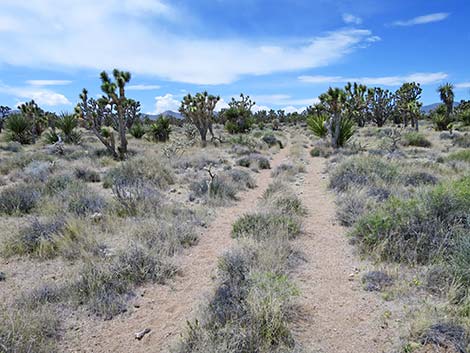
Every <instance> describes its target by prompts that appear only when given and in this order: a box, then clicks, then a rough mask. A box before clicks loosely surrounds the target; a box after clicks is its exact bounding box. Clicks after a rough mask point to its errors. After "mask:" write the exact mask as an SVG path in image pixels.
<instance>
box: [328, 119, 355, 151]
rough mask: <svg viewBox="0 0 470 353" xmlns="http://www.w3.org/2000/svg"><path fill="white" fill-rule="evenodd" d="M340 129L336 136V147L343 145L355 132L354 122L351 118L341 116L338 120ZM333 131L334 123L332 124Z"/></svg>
mask: <svg viewBox="0 0 470 353" xmlns="http://www.w3.org/2000/svg"><path fill="white" fill-rule="evenodd" d="M339 126H340V130H339V137H338V141H337V143H338V147H343V146H344V145H346V143H347V142H348V141H349V140H350V139H351V137H352V136H353V135H354V133H355V132H356V124H355V123H354V121H353V120H352V119H347V118H343V119H341V122H340V125H339ZM333 131H334V125H333Z"/></svg>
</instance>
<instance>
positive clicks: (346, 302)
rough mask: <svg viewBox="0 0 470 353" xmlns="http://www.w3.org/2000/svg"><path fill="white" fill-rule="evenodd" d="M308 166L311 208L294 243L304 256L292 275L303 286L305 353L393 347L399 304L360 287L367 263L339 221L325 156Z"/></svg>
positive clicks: (299, 330)
mask: <svg viewBox="0 0 470 353" xmlns="http://www.w3.org/2000/svg"><path fill="white" fill-rule="evenodd" d="M306 168H307V173H306V175H305V181H304V183H303V184H302V185H301V186H300V191H302V192H301V193H300V195H299V197H300V198H301V200H302V203H303V205H304V207H306V209H307V212H308V215H307V217H306V218H305V220H304V232H305V234H303V235H302V236H301V237H299V238H298V239H297V240H296V241H295V243H294V244H295V246H296V247H297V248H298V249H299V250H300V251H301V252H302V253H303V256H304V258H305V260H306V262H305V263H303V264H302V265H301V266H300V267H298V268H296V269H295V270H294V273H293V275H292V277H293V280H294V281H295V283H296V285H297V286H298V287H299V289H300V298H299V305H300V308H299V309H300V312H299V315H298V316H297V317H296V319H295V321H294V323H293V327H292V328H293V331H294V334H295V338H296V340H297V341H298V343H299V344H300V345H301V346H302V347H304V348H305V351H306V352H315V353H333V352H334V353H369V352H370V353H378V352H390V351H391V350H392V348H396V344H397V342H398V339H399V331H400V327H399V326H400V320H399V317H400V309H399V308H398V306H396V304H394V303H393V302H385V301H384V300H382V299H381V298H380V297H379V295H378V294H377V293H371V292H366V291H364V290H363V289H362V286H361V283H360V276H361V275H360V274H359V273H355V271H356V270H357V269H361V268H364V267H365V266H366V265H367V263H365V262H361V261H360V260H359V259H358V258H357V255H355V254H354V253H353V250H354V249H353V246H352V245H350V244H349V242H348V239H347V237H346V236H345V233H346V232H345V228H343V227H341V226H339V225H337V224H336V220H335V203H334V195H333V193H331V192H330V191H328V190H327V180H328V179H327V176H326V174H324V172H323V171H324V170H325V168H326V162H325V159H323V158H314V159H311V160H310V163H309V165H307V167H306ZM353 274H354V275H353ZM386 313H387V314H386ZM388 313H390V314H391V317H390V318H386V316H388Z"/></svg>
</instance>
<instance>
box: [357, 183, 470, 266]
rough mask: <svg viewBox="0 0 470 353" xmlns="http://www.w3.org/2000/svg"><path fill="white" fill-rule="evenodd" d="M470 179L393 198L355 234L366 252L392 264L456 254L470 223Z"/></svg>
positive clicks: (361, 223)
mask: <svg viewBox="0 0 470 353" xmlns="http://www.w3.org/2000/svg"><path fill="white" fill-rule="evenodd" d="M468 209H470V178H469V177H467V178H464V179H462V180H460V181H456V182H452V183H448V184H446V185H438V186H435V187H434V188H433V189H431V190H429V191H426V190H425V191H421V192H420V193H418V194H417V195H416V196H415V197H413V198H411V199H408V200H403V199H398V198H390V199H389V200H388V201H387V202H386V203H385V204H384V205H383V206H382V207H380V208H379V209H378V210H376V211H374V212H370V213H369V214H367V215H365V216H364V217H363V218H361V219H360V220H359V222H358V223H357V225H356V227H355V229H354V230H353V232H352V235H353V236H354V237H355V238H356V239H358V240H359V242H360V246H361V248H362V250H363V251H365V252H367V253H375V254H377V256H378V257H380V258H381V259H383V260H388V261H399V262H405V263H412V264H415V263H418V264H427V263H432V262H433V261H438V260H439V259H441V258H443V257H444V258H447V257H448V256H450V255H451V254H452V253H454V252H455V248H456V244H457V242H458V241H459V239H460V237H461V236H462V233H464V234H465V233H468V231H469V229H470V222H469V219H468Z"/></svg>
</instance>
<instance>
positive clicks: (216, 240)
mask: <svg viewBox="0 0 470 353" xmlns="http://www.w3.org/2000/svg"><path fill="white" fill-rule="evenodd" d="M287 154H288V148H284V149H283V150H281V151H280V152H279V153H277V154H276V155H274V157H273V160H272V161H271V167H275V166H277V165H279V164H280V163H281V162H282V161H283V160H284V159H285V158H286V157H287ZM270 182H271V171H270V170H262V171H260V173H259V174H258V175H257V177H256V184H257V187H256V188H255V189H253V190H249V191H246V192H242V193H240V200H239V201H238V202H237V203H236V204H234V205H233V206H230V207H226V208H221V209H219V210H217V218H216V219H215V220H214V221H212V223H211V224H210V225H209V227H208V228H207V229H205V230H204V232H203V234H201V236H200V239H199V243H198V244H197V245H196V246H194V247H192V248H190V249H188V250H187V251H185V252H184V253H183V254H182V255H180V258H179V261H178V263H179V264H180V268H181V273H182V275H181V276H179V277H177V278H176V279H175V280H173V281H171V282H170V283H169V284H168V285H152V286H147V287H145V288H143V289H142V290H140V292H142V291H144V293H145V294H144V296H143V297H139V298H138V299H137V300H136V303H135V304H137V305H138V306H139V308H138V309H135V310H134V311H133V312H132V314H131V315H130V316H128V317H126V316H124V317H122V318H116V319H114V320H111V321H94V325H92V326H93V327H87V326H84V327H80V328H79V329H78V330H76V331H75V330H74V331H73V332H68V333H67V336H66V339H65V341H64V345H63V346H62V350H63V351H64V352H87V353H91V352H93V353H97V352H100V353H101V352H103V353H104V352H123V353H124V352H125V353H134V352H135V353H137V352H138V353H141V352H152V353H153V352H168V348H169V346H170V345H171V344H173V342H175V339H177V338H178V337H179V334H180V333H181V332H183V330H184V328H185V324H186V320H189V319H192V318H194V315H195V310H197V308H198V304H199V303H201V302H202V299H203V296H204V295H208V294H209V293H210V292H211V289H212V288H213V286H214V281H213V278H214V276H215V274H216V266H217V260H218V258H219V256H221V255H222V254H223V253H224V251H226V250H227V249H229V248H230V247H231V246H232V245H233V240H232V239H231V237H230V233H231V229H232V224H233V223H234V222H235V220H236V219H237V218H238V217H239V216H240V215H242V214H244V213H246V212H249V211H250V210H253V209H254V208H255V207H256V203H257V200H258V198H259V197H261V195H262V194H263V192H264V191H265V190H266V188H267V187H268V185H269V183H270ZM145 328H150V329H151V330H152V331H151V333H150V334H149V335H147V336H145V337H144V338H143V339H142V340H141V341H137V340H136V339H134V333H135V332H138V331H141V330H143V329H145Z"/></svg>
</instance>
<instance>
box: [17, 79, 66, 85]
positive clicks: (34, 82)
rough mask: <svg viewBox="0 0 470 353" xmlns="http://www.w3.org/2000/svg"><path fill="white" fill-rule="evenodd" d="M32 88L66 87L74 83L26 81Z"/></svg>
mask: <svg viewBox="0 0 470 353" xmlns="http://www.w3.org/2000/svg"><path fill="white" fill-rule="evenodd" d="M26 83H27V84H28V85H31V86H64V85H69V84H71V83H72V81H69V80H28V81H26Z"/></svg>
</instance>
